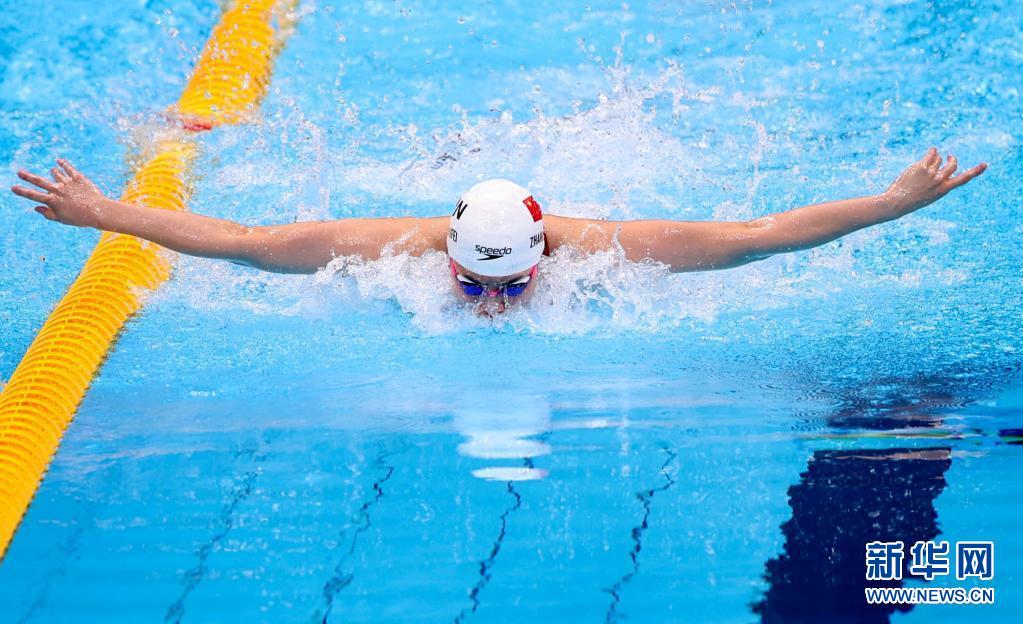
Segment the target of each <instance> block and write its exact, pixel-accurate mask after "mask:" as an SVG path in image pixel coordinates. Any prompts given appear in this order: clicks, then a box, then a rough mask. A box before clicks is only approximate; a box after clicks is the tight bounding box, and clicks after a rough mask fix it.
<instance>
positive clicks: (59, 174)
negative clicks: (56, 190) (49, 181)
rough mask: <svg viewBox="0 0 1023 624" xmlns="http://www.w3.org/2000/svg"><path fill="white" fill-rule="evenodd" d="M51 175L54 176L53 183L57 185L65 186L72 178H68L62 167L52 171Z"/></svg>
mask: <svg viewBox="0 0 1023 624" xmlns="http://www.w3.org/2000/svg"><path fill="white" fill-rule="evenodd" d="M50 175H52V176H53V181H54V182H56V183H57V184H64V183H67V182H70V181H71V178H69V177H67V174H66V173H64V172H63V171H62V170H61V169H60V167H54V168H53V169H50Z"/></svg>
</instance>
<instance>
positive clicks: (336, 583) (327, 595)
mask: <svg viewBox="0 0 1023 624" xmlns="http://www.w3.org/2000/svg"><path fill="white" fill-rule="evenodd" d="M393 454H394V453H383V454H381V455H380V456H379V457H377V458H376V460H375V461H374V462H373V463H375V464H376V465H377V466H379V467H381V468H383V469H384V475H383V476H382V477H380V478H379V479H377V480H376V481H374V482H373V488H372V489H373V498H371V499H369V500H367V501H364V502H363V503H362V506H360V507H359V511H358V513H357V514H356V525H355V533H353V534H352V541H351V544H349V546H348V550H347V551H345V553H344V554H342V555H341V558H340V559H338V562H337V565H335V566H334V572H333V574H332V575H331V577H330V579H328V580H327V582H326V583H324V584H323V611H322V614H323V615H322V617H321V616H320V613H319V612H317V614H316V615H315V616H314V621H315V620H319V621H321V622H323V623H324V624H326V622H327V617H329V616H330V612H331V610H332V609H333V608H334V600H335V599H336V598H337V595H338V594H340V593H341V591H342V590H344V588H346V587H348V586H349V585H351V583H352V581H353V580H354V579H355V573H354V572H349V573H346V572H345V571H344V565H345V563H347V562H348V560H349V559H350V558H351V556H352V555H354V554H355V547H356V546H357V545H358V543H359V536H360V535H362V534H363V533H365V532H366V531H368V530H369V529H370V528H371V527H372V526H373V519H372V518H371V517H370V515H369V512H370V509H372V508H373V507H374V506H375V505H376V504H377V503H378V502H380V499H381V498H383V497H384V488H383V485H384V484H385V483H387V481H388V480H389V479H390V478H391V477H392V476H393V475H394V466H392V465H390V464H388V463H387V461H386V460H387V458H388V457H389V456H390V455H393ZM344 534H345V531H344V529H342V530H341V531H340V533H339V534H338V543H339V544H340V543H341V542H342V541H343V540H344Z"/></svg>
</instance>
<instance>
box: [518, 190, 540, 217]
mask: <svg viewBox="0 0 1023 624" xmlns="http://www.w3.org/2000/svg"><path fill="white" fill-rule="evenodd" d="M522 203H523V204H525V205H526V208H529V214H531V215H533V221H539V220H540V219H543V213H542V212H540V204H538V203H536V200H535V199H533V196H532V195H530V196H529V197H527V198H525V199H523V200H522Z"/></svg>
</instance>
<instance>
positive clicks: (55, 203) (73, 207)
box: [11, 158, 106, 227]
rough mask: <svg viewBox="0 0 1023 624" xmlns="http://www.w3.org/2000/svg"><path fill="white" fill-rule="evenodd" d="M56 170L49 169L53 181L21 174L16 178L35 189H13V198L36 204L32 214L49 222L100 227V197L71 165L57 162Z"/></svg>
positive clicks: (60, 160) (22, 172)
mask: <svg viewBox="0 0 1023 624" xmlns="http://www.w3.org/2000/svg"><path fill="white" fill-rule="evenodd" d="M57 164H58V165H60V166H59V167H54V168H53V169H50V174H51V175H52V176H53V180H48V179H47V178H45V177H43V176H38V175H35V174H33V173H29V172H28V171H25V170H21V171H19V172H18V177H19V178H21V179H22V180H24V181H26V182H29V183H31V184H33V185H35V186H36V187H37V188H26V187H24V186H13V187H11V191H12V192H13V193H14V194H15V195H19V196H21V197H24V198H25V199H30V200H32V201H34V202H37V203H38V204H40V205H38V206H36V207H35V211H36V212H38V213H39V214H41V215H43V216H44V217H46V218H47V219H49V220H50V221H57V222H60V223H63V224H65V225H77V226H79V227H100V213H101V207H102V204H103V201H104V200H105V199H106V197H104V195H103V193H102V192H101V191H100V190H99V189H98V188H97V187H96V185H95V184H93V183H92V180H90V179H89V178H87V177H85V175H84V174H82V173H81V172H80V171H78V170H77V169H75V168H74V167H73V166H72V165H71V163H69V162H68V161H66V160H64V159H62V158H61V159H58V160H57Z"/></svg>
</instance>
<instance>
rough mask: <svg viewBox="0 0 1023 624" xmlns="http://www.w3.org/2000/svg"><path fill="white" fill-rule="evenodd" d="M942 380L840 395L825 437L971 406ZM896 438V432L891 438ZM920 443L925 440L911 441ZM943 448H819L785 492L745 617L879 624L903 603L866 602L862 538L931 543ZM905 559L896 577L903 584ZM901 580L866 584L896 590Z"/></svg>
mask: <svg viewBox="0 0 1023 624" xmlns="http://www.w3.org/2000/svg"><path fill="white" fill-rule="evenodd" d="M947 379H948V378H947V377H938V376H935V377H926V378H913V379H906V380H899V379H885V380H878V381H875V382H874V383H870V384H866V385H865V386H864V387H861V388H859V389H857V390H855V391H851V392H849V393H848V394H846V395H845V396H840V397H836V398H837V399H839V405H840V407H839V408H838V409H836V410H835V411H834V412H832V413H831V414H829V415H828V416H827V418H826V419H825V420H826V423H827V425H828V426H829V428H831V430H832V431H836V430H837V431H858V432H863V431H867V432H871V433H872V434H873V435H871V436H867V437H871V438H876V437H877V434H879V433H883V432H894V431H901V432H905V431H906V430H916V431H919V430H921V429H924V430H933V429H940V428H941V427H942V425H943V422H942V418H941V412H942V411H943V410H945V409H949V408H957V407H962V406H963V405H964V404H966V403H968V402H970V401H971V399H969V398H965V397H967V396H969V395H968V394H963V393H960V392H956V389H955V388H954V387H952V384H950V383H949V382H948V381H947ZM900 437H901V436H900ZM911 437H918V438H925V437H929V436H911ZM951 455H952V450H951V448H950V447H948V446H945V445H925V446H913V447H906V446H899V447H894V448H883V449H877V448H874V449H852V450H818V451H815V452H814V454H813V456H812V457H811V459H810V461H809V463H808V465H807V469H806V471H805V472H803V473H802V474H801V475H800V481H799V483H797V484H796V485H793V486H792V487H790V488H789V492H788V494H789V506H790V507H791V508H792V517H791V518H790V519H789V520H787V521H786V522H785V523H784V524H782V525H781V530H782V533H783V535H784V536H785V544H784V550H783V552H782V553H781V554H780V555H779V556H778V557H776V558H774V559H771V560H769V561H768V562H767V564H766V572H765V578H766V580H767V583H768V589H767V591H766V593H765V594H764V597H763V598H762V600H761V601H760V602H758V603H756V604H755V605H753V611H754V612H755V613H757V614H759V615H760V616H761V618H762V620H763V621H765V622H820V621H830V622H887V621H888V620H889V618H890V616H891V614H892V613H893V612H895V611H909V610H910V609H911V608H912V607H911V606H910V605H868V604H867V603H866V600H865V598H864V592H863V588H864V587H865V586H866V585H867V582H866V579H865V570H866V568H865V562H864V561H865V560H864V552H865V545H866V543H867V542H871V541H875V540H881V541H902V542H904V543H906V544H912V543H914V542H916V541H921V540H923V541H926V540H933V539H934V538H935V537H936V536H937V535H938V534H939V529H938V525H937V512H936V511H935V508H934V501H935V499H936V498H937V497H938V495H939V494H940V493H941V492H942V490H943V489H944V488H945V485H946V482H945V473H946V471H947V470H948V469H949V467H950V466H951V464H952V461H951ZM909 563H910V561H909V559H908V558H907V559H906V560H905V561H904V566H903V568H904V569H903V578H908V577H909V576H910V575H909V571H908V565H909ZM902 584H903V583H902V581H870V585H871V586H888V587H899V586H902Z"/></svg>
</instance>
